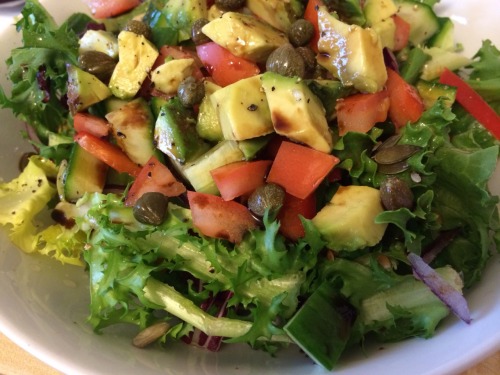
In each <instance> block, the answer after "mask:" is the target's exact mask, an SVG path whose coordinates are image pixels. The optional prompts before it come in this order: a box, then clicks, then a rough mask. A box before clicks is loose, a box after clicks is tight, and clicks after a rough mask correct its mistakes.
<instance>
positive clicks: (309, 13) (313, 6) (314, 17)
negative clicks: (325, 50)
mask: <svg viewBox="0 0 500 375" xmlns="http://www.w3.org/2000/svg"><path fill="white" fill-rule="evenodd" d="M322 5H324V4H323V1H321V0H310V1H308V2H307V6H306V9H305V10H304V19H306V20H307V21H309V22H311V23H312V25H313V27H314V35H313V37H312V38H311V40H310V42H309V47H311V49H312V50H313V51H314V52H316V53H317V52H318V40H319V38H320V36H321V35H320V32H319V26H318V8H319V7H320V6H322Z"/></svg>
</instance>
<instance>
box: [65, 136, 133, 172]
mask: <svg viewBox="0 0 500 375" xmlns="http://www.w3.org/2000/svg"><path fill="white" fill-rule="evenodd" d="M74 139H75V142H76V143H78V144H79V145H80V146H81V147H82V148H84V149H85V150H87V151H88V152H90V153H91V154H92V155H94V156H95V157H96V158H98V159H99V160H101V161H103V162H104V163H106V164H107V165H109V166H110V167H111V168H113V169H116V170H117V171H118V172H120V173H128V174H129V175H131V176H133V177H136V176H137V175H138V174H139V172H140V171H141V167H140V166H138V165H137V164H136V163H134V162H133V161H132V160H130V159H129V157H128V156H127V155H126V154H125V153H124V152H123V151H122V150H121V149H120V148H118V147H117V146H115V145H112V144H111V143H109V142H108V141H105V140H103V139H101V138H99V137H96V136H95V135H92V134H90V133H87V132H80V133H77V134H76V135H75V137H74Z"/></svg>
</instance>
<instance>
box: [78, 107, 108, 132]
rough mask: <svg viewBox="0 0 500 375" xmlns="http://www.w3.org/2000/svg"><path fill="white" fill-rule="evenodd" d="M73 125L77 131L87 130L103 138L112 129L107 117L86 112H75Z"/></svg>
mask: <svg viewBox="0 0 500 375" xmlns="http://www.w3.org/2000/svg"><path fill="white" fill-rule="evenodd" d="M73 127H74V128H75V131H76V132H77V133H80V132H87V133H90V134H92V135H95V136H96V137H101V138H102V137H106V136H108V134H109V131H110V129H111V127H110V124H109V123H108V122H107V121H106V120H105V119H103V118H101V117H97V116H94V115H91V114H90V113H85V112H78V113H76V114H75V116H74V117H73Z"/></svg>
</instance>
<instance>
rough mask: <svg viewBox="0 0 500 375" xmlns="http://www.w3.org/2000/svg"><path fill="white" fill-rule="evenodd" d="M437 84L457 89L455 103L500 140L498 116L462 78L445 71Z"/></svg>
mask: <svg viewBox="0 0 500 375" xmlns="http://www.w3.org/2000/svg"><path fill="white" fill-rule="evenodd" d="M439 82H440V83H443V84H445V85H450V86H454V87H456V88H457V96H456V100H457V102H459V103H460V105H462V107H464V108H465V109H466V110H467V111H468V112H469V113H470V114H471V115H472V116H473V117H474V118H475V119H476V120H477V121H478V122H479V123H480V124H482V125H483V126H484V127H485V128H486V129H488V130H489V131H490V132H491V134H493V135H494V136H495V137H496V138H497V139H500V116H499V115H498V114H497V113H496V112H495V110H494V109H493V108H491V107H490V105H489V104H488V103H487V102H486V100H484V99H483V98H482V97H481V95H479V94H478V93H477V91H475V90H474V89H473V88H472V87H470V86H469V84H467V82H465V81H464V80H463V79H462V78H460V77H459V76H458V75H456V74H455V73H453V72H452V71H450V70H449V69H445V70H444V71H443V73H442V74H441V77H440V78H439Z"/></svg>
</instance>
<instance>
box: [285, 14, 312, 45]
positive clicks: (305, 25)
mask: <svg viewBox="0 0 500 375" xmlns="http://www.w3.org/2000/svg"><path fill="white" fill-rule="evenodd" d="M313 35H314V26H313V24H312V23H311V22H309V21H308V20H305V19H303V18H300V19H298V20H297V21H295V22H294V23H292V25H291V26H290V29H289V30H288V40H290V43H292V45H294V46H295V47H301V46H305V45H306V44H307V43H309V41H310V40H311V38H312V37H313Z"/></svg>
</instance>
